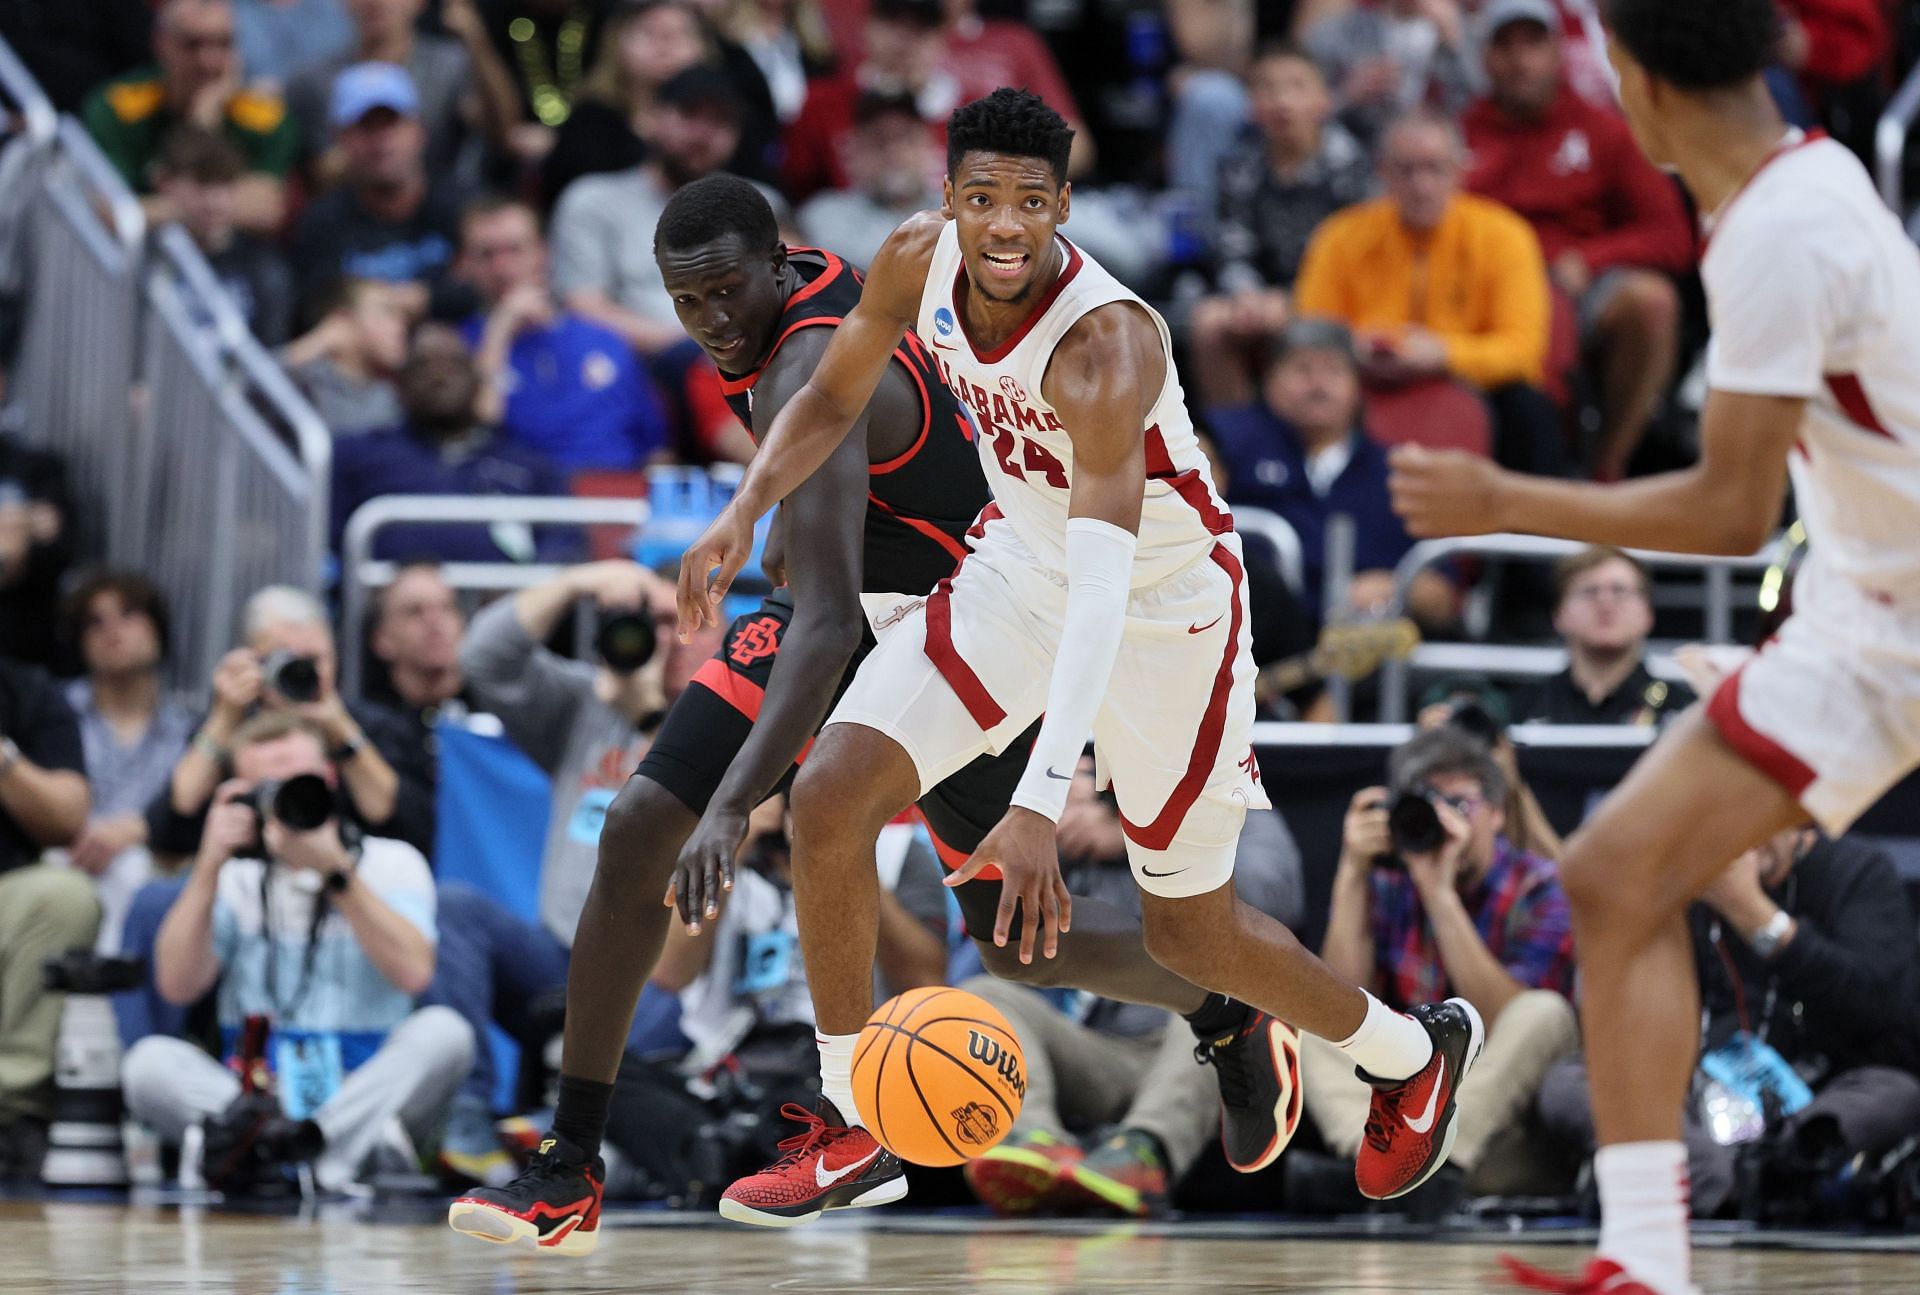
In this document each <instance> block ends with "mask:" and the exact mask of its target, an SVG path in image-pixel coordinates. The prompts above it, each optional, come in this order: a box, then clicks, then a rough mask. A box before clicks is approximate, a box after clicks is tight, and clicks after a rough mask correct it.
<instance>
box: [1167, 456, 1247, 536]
mask: <svg viewBox="0 0 1920 1295" xmlns="http://www.w3.org/2000/svg"><path fill="white" fill-rule="evenodd" d="M1165 480H1166V483H1167V484H1168V485H1170V486H1172V487H1173V492H1174V493H1175V494H1177V495H1179V496H1180V497H1181V498H1182V499H1184V500H1186V501H1187V507H1189V508H1191V509H1193V511H1194V512H1196V513H1199V514H1200V524H1201V525H1202V526H1205V527H1206V528H1207V533H1208V534H1209V535H1225V534H1226V533H1227V532H1228V531H1231V530H1232V529H1233V514H1232V513H1229V512H1223V511H1221V510H1220V509H1219V508H1217V507H1215V505H1214V502H1213V492H1212V491H1210V490H1208V489H1207V483H1206V482H1204V481H1202V480H1201V479H1200V469H1198V468H1188V469H1187V470H1186V471H1185V472H1182V473H1181V474H1180V475H1179V476H1177V477H1168V478H1165Z"/></svg>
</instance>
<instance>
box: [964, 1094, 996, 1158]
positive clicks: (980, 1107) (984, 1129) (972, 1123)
mask: <svg viewBox="0 0 1920 1295" xmlns="http://www.w3.org/2000/svg"><path fill="white" fill-rule="evenodd" d="M953 1131H954V1132H955V1133H958V1134H959V1135H960V1140H961V1141H962V1142H968V1143H971V1144H973V1145H974V1146H976V1147H984V1146H990V1145H992V1144H993V1143H994V1142H997V1141H998V1140H999V1134H1000V1117H999V1116H998V1115H997V1114H995V1113H994V1109H993V1107H991V1106H987V1105H985V1104H983V1103H981V1102H968V1103H967V1104H966V1105H965V1106H962V1107H961V1108H960V1109H959V1110H957V1111H955V1112H954V1113H953Z"/></svg>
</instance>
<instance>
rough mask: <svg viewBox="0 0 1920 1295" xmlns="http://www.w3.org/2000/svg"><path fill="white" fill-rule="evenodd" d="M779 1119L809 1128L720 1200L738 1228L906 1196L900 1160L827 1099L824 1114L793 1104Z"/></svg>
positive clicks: (786, 1222)
mask: <svg viewBox="0 0 1920 1295" xmlns="http://www.w3.org/2000/svg"><path fill="white" fill-rule="evenodd" d="M780 1114H782V1115H784V1116H786V1118H788V1119H790V1120H792V1121H794V1122H795V1123H796V1124H803V1125H805V1126H806V1127H805V1129H804V1130H803V1131H802V1132H800V1133H798V1134H796V1135H795V1136H793V1137H791V1138H788V1139H787V1140H786V1141H785V1142H782V1143H781V1144H780V1150H782V1151H784V1152H786V1153H787V1154H786V1155H784V1156H782V1157H781V1158H780V1159H778V1160H776V1161H774V1162H773V1163H772V1164H771V1165H768V1166H767V1167H766V1168H765V1169H762V1170H761V1171H760V1172H759V1173H757V1174H750V1175H748V1176H747V1177H745V1178H742V1179H740V1180H739V1181H737V1182H735V1183H734V1185H733V1186H731V1187H729V1188H727V1190H726V1191H725V1192H724V1193H723V1194H722V1195H721V1197H720V1214H721V1217H723V1218H729V1219H732V1220H733V1221H734V1222H736V1223H757V1224H759V1225H760V1226H761V1227H764V1228H790V1227H792V1226H794V1225H795V1224H796V1223H811V1222H812V1221H813V1220H815V1219H817V1218H819V1217H820V1215H821V1214H822V1213H824V1212H825V1211H827V1210H849V1209H858V1208H860V1207H862V1206H867V1205H886V1204H889V1203H890V1202H893V1201H897V1200H899V1199H900V1198H901V1197H903V1196H905V1195H906V1194H907V1171H906V1170H905V1169H904V1168H902V1167H901V1164H900V1158H899V1157H898V1156H896V1155H894V1154H893V1153H892V1152H891V1151H888V1150H887V1149H886V1148H885V1147H883V1146H881V1145H880V1144H879V1143H878V1142H876V1141H874V1138H873V1135H872V1134H871V1133H868V1132H867V1131H866V1130H865V1129H862V1128H855V1127H849V1126H848V1124H847V1122H846V1119H845V1117H844V1116H842V1115H841V1114H840V1112H839V1111H838V1110H837V1109H836V1108H835V1107H834V1104H833V1103H832V1102H830V1101H828V1100H827V1099H826V1098H824V1097H823V1098H821V1099H820V1113H819V1114H817V1115H816V1114H815V1113H814V1112H812V1111H810V1110H808V1109H807V1108H806V1107H804V1106H795V1105H793V1104H792V1103H791V1102H789V1103H788V1104H787V1105H785V1106H782V1107H781V1108H780Z"/></svg>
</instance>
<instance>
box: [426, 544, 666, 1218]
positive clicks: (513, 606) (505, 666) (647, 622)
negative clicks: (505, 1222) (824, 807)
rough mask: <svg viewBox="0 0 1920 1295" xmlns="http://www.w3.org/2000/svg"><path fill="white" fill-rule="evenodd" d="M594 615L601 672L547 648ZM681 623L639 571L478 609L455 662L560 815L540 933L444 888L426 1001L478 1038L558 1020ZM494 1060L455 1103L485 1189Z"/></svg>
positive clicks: (462, 1148) (528, 592)
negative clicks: (447, 1010) (545, 783)
mask: <svg viewBox="0 0 1920 1295" xmlns="http://www.w3.org/2000/svg"><path fill="white" fill-rule="evenodd" d="M585 600H590V601H591V602H592V603H593V604H594V606H595V607H596V608H597V609H598V615H599V625H600V629H599V632H598V633H597V634H596V635H595V641H594V649H595V652H596V654H597V656H598V657H599V661H598V663H597V664H592V663H588V662H586V661H575V660H569V659H567V658H564V657H561V656H559V655H558V654H556V653H554V652H553V651H551V650H549V649H548V648H547V647H545V646H544V645H545V643H546V641H547V640H548V639H549V638H550V637H552V635H553V633H554V631H555V630H557V629H558V628H559V627H560V624H561V622H562V621H563V620H564V619H565V618H567V617H568V616H571V615H572V614H573V613H574V611H575V608H576V607H577V606H578V604H580V603H581V602H582V601H585ZM673 624H674V591H673V586H672V585H670V584H668V583H667V582H666V581H664V580H662V579H660V577H658V576H656V575H655V574H654V573H653V572H651V571H649V570H647V569H646V568H645V567H643V566H640V565H638V564H637V563H633V562H625V561H609V562H594V563H589V564H587V565H585V566H579V567H573V568H571V569H569V570H568V571H566V572H565V573H564V574H562V575H560V576H559V577H558V578H556V579H554V580H551V581H548V582H547V583H546V584H542V585H535V586H534V587H532V588H530V589H524V590H522V591H521V592H520V593H519V594H517V595H515V596H514V597H513V598H510V599H507V598H503V599H501V600H500V601H498V602H496V603H494V604H492V605H491V606H489V607H487V608H485V609H484V610H482V611H481V612H480V613H479V614H478V615H476V616H475V617H474V618H473V623H472V624H471V625H470V626H469V627H468V629H467V637H466V641H465V642H464V643H463V644H462V645H461V649H460V666H461V669H462V670H463V671H464V673H465V675H466V679H467V686H468V688H469V689H470V690H471V692H472V695H473V698H474V702H475V704H476V705H478V706H481V707H484V708H485V709H486V710H488V711H491V712H492V713H493V714H495V715H498V716H499V717H500V721H501V723H502V724H503V725H505V727H506V731H507V736H508V737H509V738H511V739H512V740H513V742H514V743H515V745H517V746H518V747H519V748H520V749H521V750H522V751H524V752H526V754H527V756H528V757H529V758H531V759H532V760H533V762H534V763H535V764H537V765H539V766H540V767H541V768H542V769H544V770H545V771H546V772H547V773H548V774H549V775H550V776H551V777H552V779H553V814H552V817H551V819H550V820H549V823H548V827H547V842H546V850H545V853H544V857H543V858H542V860H541V863H540V869H541V872H540V923H539V925H538V926H534V925H531V924H529V923H527V922H523V921H521V920H519V919H518V918H517V917H515V916H513V915H512V914H511V913H508V912H507V911H506V910H505V909H504V908H502V907H501V906H500V905H499V904H498V903H496V902H494V900H493V899H492V898H491V897H489V896H486V895H483V894H481V893H480V892H478V891H476V890H473V889H471V888H470V887H464V886H449V887H447V888H445V889H444V890H443V891H442V893H441V897H440V907H441V914H442V926H443V929H444V930H445V932H446V937H445V939H444V940H443V942H442V944H441V949H440V972H439V975H438V976H437V978H436V979H435V981H434V985H433V989H432V991H431V993H430V994H429V996H428V997H429V1000H430V1001H432V1002H438V1003H445V1004H446V1005H447V1006H449V1007H452V1008H453V1009H454V1010H456V1011H458V1012H459V1013H460V1014H461V1015H462V1016H464V1017H466V1018H467V1020H468V1021H469V1022H471V1023H472V1024H473V1026H474V1029H475V1030H476V1032H480V1031H483V1030H484V1028H485V1026H486V1024H487V1022H488V1021H489V1020H494V1021H496V1022H497V1023H498V1024H499V1025H500V1026H501V1028H502V1029H505V1030H506V1031H507V1032H508V1033H510V1034H514V1035H516V1036H517V1037H521V1040H522V1042H523V1043H529V1044H534V1045H538V1044H542V1043H544V1042H545V1041H546V1040H545V1037H544V1035H543V1031H546V1030H550V1028H551V1027H552V1026H553V1025H555V1024H556V1021H557V1018H556V1017H555V1016H554V1015H553V1014H552V1013H542V1012H539V1011H529V1010H528V1009H529V1005H532V1004H538V1003H541V1002H542V1001H543V1000H544V1002H546V1003H552V1004H557V1003H558V1002H559V1001H560V998H561V996H562V994H563V993H564V991H565V988H566V982H567V965H568V961H569V955H570V950H571V948H572V946H573V931H574V927H575V926H576V925H578V924H579V921H580V910H581V909H582V908H583V907H584V906H585V905H586V902H587V889H588V887H589V886H591V885H592V884H593V874H594V868H595V865H596V862H597V860H598V857H599V855H598V850H599V840H600V824H601V820H602V819H604V818H605V817H606V812H607V806H609V805H610V804H612V803H613V798H614V796H615V795H616V794H618V792H619V790H620V788H621V787H622V786H623V785H625V783H626V780H627V776H628V775H629V774H631V773H632V772H633V770H634V768H635V766H637V765H638V764H639V762H640V757H641V756H642V755H644V754H645V753H646V749H647V744H648V737H647V735H648V734H650V733H651V732H652V730H653V727H654V725H655V724H657V723H658V721H659V717H660V715H661V713H662V712H663V711H664V709H665V706H666V693H665V687H664V677H665V672H666V661H667V657H668V655H669V650H668V649H669V640H670V638H671V627H672V626H673ZM493 1083H494V1076H493V1060H492V1055H491V1053H490V1052H489V1051H488V1050H486V1049H484V1048H483V1049H482V1050H481V1053H480V1056H479V1059H478V1062H477V1064H476V1065H475V1066H474V1069H473V1074H472V1076H471V1077H470V1078H469V1080H468V1082H467V1083H466V1085H465V1086H464V1087H463V1089H462V1091H461V1094H460V1097H459V1099H458V1101H457V1102H456V1105H455V1109H454V1114H453V1119H452V1121H451V1123H450V1125H449V1129H448V1134H447V1151H448V1160H449V1163H450V1165H451V1166H452V1167H454V1168H456V1169H458V1170H459V1171H460V1172H461V1173H464V1174H466V1175H467V1176H469V1177H472V1178H475V1179H479V1180H482V1181H485V1179H486V1178H487V1177H488V1176H489V1175H492V1174H496V1173H497V1172H498V1171H499V1169H500V1168H501V1167H502V1166H504V1165H505V1163H506V1161H505V1157H504V1155H503V1153H502V1152H501V1149H500V1145H499V1141H498V1139H497V1138H496V1137H495V1136H494V1131H493V1122H492V1119H491V1114H490V1109H489V1108H490V1096H491V1094H492V1092H493Z"/></svg>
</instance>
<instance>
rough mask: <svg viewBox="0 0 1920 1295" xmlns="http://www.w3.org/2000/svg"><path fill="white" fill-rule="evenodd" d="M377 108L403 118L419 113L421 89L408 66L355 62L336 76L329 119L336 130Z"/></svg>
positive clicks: (328, 114) (328, 113) (349, 124)
mask: <svg viewBox="0 0 1920 1295" xmlns="http://www.w3.org/2000/svg"><path fill="white" fill-rule="evenodd" d="M375 108H385V109H388V110H389V111H391V112H396V113H398V114H400V115H401V116H402V117H418V116H419V115H420V92H419V91H418V90H417V89H415V88H414V84H413V77H411V76H410V75H408V73H407V69H405V68H403V67H401V66H400V65H399V64H398V63H355V64H354V65H353V66H352V67H350V68H348V69H346V70H345V71H344V72H342V73H341V74H340V75H339V76H337V77H335V78H334V79H333V98H332V101H331V102H330V103H329V104H328V107H327V120H329V121H331V122H332V123H333V125H334V127H335V129H338V128H339V127H342V126H351V125H353V124H354V123H355V122H357V121H359V120H360V119H361V118H362V117H365V116H366V115H367V114H368V113H370V112H372V111H373V110H374V109H375Z"/></svg>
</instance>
